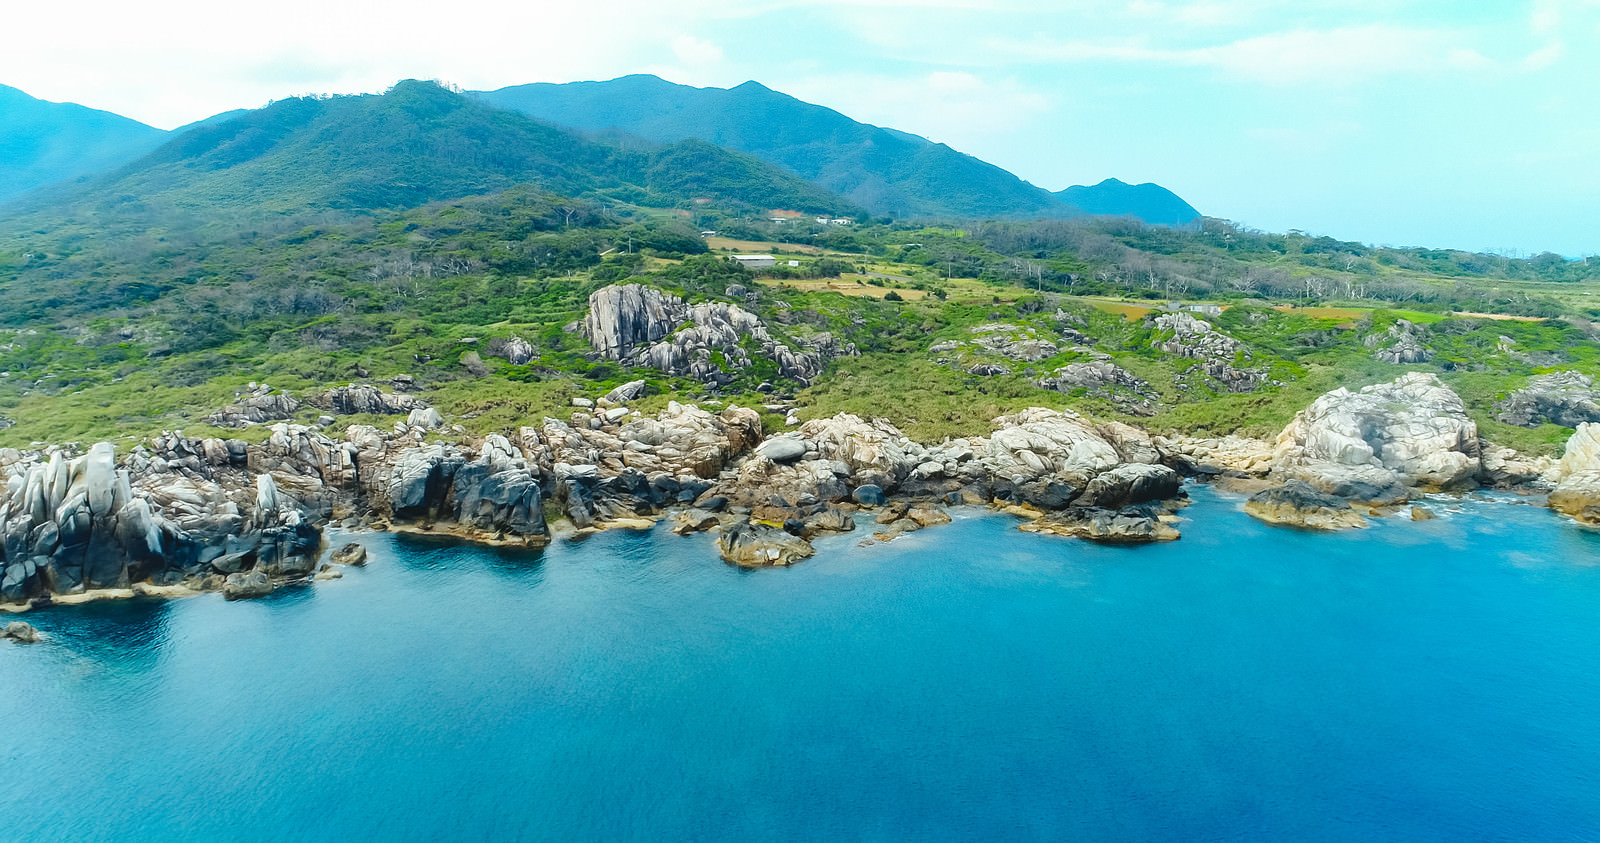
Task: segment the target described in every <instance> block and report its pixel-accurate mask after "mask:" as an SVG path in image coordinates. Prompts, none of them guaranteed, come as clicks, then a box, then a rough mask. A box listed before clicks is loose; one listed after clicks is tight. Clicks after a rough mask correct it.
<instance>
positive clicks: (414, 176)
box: [45, 80, 856, 213]
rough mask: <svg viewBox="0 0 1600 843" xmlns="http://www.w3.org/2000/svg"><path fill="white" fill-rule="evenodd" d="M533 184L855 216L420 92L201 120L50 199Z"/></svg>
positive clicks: (821, 201)
mask: <svg viewBox="0 0 1600 843" xmlns="http://www.w3.org/2000/svg"><path fill="white" fill-rule="evenodd" d="M521 184H533V185H537V186H538V187H539V188H541V189H543V190H546V191H549V192H552V193H558V194H562V195H569V196H575V195H580V194H584V193H587V192H591V191H596V190H606V189H619V190H620V189H626V190H631V191H633V194H632V195H634V196H635V197H636V198H644V199H654V200H656V201H655V202H654V203H652V204H677V203H687V202H689V201H690V200H691V199H699V198H708V199H712V200H721V201H723V202H732V203H738V204H742V205H745V206H750V207H754V208H759V209H768V208H796V209H798V210H803V211H814V212H819V213H824V212H826V213H851V212H854V211H855V210H856V209H855V208H854V207H853V206H852V205H850V203H849V202H846V201H845V200H843V199H840V198H839V197H837V196H834V195H832V194H829V193H827V192H826V191H824V190H822V189H820V188H818V187H816V186H814V185H812V184H809V183H807V182H806V181H804V180H802V179H799V178H797V177H795V176H793V175H790V174H788V173H785V172H782V171H780V170H778V169H777V168H775V167H772V166H771V165H768V164H765V163H762V162H760V161H758V160H756V159H754V158H751V157H750V156H746V155H741V154H739V153H735V152H729V151H726V150H722V149H718V148H716V147H714V146H711V145H709V144H705V143H703V142H686V143H683V144H676V145H668V146H659V145H655V144H650V145H647V146H646V147H645V148H632V149H625V148H619V147H616V146H611V145H606V144H601V143H596V142H593V141H591V140H587V139H584V138H582V137H579V136H578V135H576V134H574V133H573V132H571V131H570V130H567V129H563V128H559V127H557V126H553V125H550V124H547V123H544V122H541V121H538V120H534V119H532V118H530V117H528V116H526V115H523V114H520V113H516V112H512V111H504V110H500V109H496V108H493V107H490V106H488V105H485V104H483V103H481V102H479V101H477V100H475V99H471V98H468V97H465V96H462V95H461V94H458V93H454V92H452V91H448V90H446V89H444V88H442V87H440V86H439V85H437V84H435V83H432V82H418V81H415V80H407V81H404V82H401V83H399V84H397V85H395V86H394V87H393V88H391V89H390V90H389V91H388V92H387V93H385V94H381V95H377V94H366V95H356V96H336V97H297V98H292V99H285V100H279V101H277V102H274V103H272V104H271V105H269V106H267V107H266V108H262V109H259V110H255V111H247V112H244V113H242V114H239V115H238V116H235V117H232V118H231V119H221V120H217V119H213V120H208V121H202V123H201V124H199V125H198V126H197V127H195V128H193V129H191V130H189V131H187V132H184V133H183V134H181V135H178V136H176V137H174V138H173V139H172V140H170V141H169V142H167V143H166V144H164V145H162V146H161V147H160V148H158V149H156V150H155V151H153V152H151V153H150V154H149V155H147V156H145V157H144V158H142V159H140V160H138V161H135V162H133V163H131V164H128V165H126V166H124V167H123V168H121V169H120V170H117V171H115V172H112V173H109V174H107V175H105V176H102V177H100V178H97V179H94V180H92V181H90V182H87V183H85V184H83V185H81V186H78V187H77V188H76V189H75V190H74V191H71V192H69V193H68V195H67V196H65V197H55V196H52V197H45V199H47V200H49V201H67V202H70V203H74V204H81V203H89V204H91V205H93V204H97V203H98V204H99V205H100V206H102V207H109V206H111V205H115V204H117V203H122V202H127V201H137V202H138V203H140V204H153V205H164V206H174V207H179V208H185V209H190V210H199V211H214V210H238V209H248V210H250V211H252V212H268V213H273V212H280V213H281V212H294V211H301V210H316V209H339V210H372V209H399V208H411V207H416V206H419V205H422V204H425V203H428V202H433V201H438V200H444V199H452V198H457V197H462V196H468V195H473V194H482V193H489V192H494V191H499V190H504V189H506V188H509V187H512V186H514V185H521ZM639 191H643V193H642V194H640V193H639Z"/></svg>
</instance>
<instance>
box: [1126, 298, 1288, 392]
mask: <svg viewBox="0 0 1600 843" xmlns="http://www.w3.org/2000/svg"><path fill="white" fill-rule="evenodd" d="M1153 327H1154V328H1155V330H1156V331H1157V332H1159V333H1158V334H1157V336H1156V338H1155V339H1154V340H1152V341H1151V345H1153V346H1154V347H1156V348H1159V349H1161V350H1162V351H1165V352H1167V353H1168V354H1172V355H1175V356H1177V357H1186V358H1189V359H1191V360H1195V361H1197V362H1196V364H1195V365H1194V366H1193V367H1191V368H1190V369H1189V370H1188V371H1187V372H1184V373H1183V375H1182V376H1180V378H1179V384H1178V385H1179V386H1184V385H1185V381H1186V380H1189V381H1193V380H1196V379H1198V381H1199V384H1197V385H1203V386H1206V387H1208V388H1210V389H1212V390H1215V391H1217V392H1254V391H1255V390H1256V389H1258V388H1259V387H1260V386H1261V385H1262V384H1264V383H1266V382H1267V373H1266V372H1265V371H1263V370H1260V369H1252V368H1244V367H1241V366H1240V365H1239V363H1240V361H1248V360H1249V359H1250V356H1251V355H1250V349H1249V348H1248V347H1246V346H1245V344H1244V343H1242V342H1240V341H1239V340H1236V339H1234V338H1233V337H1230V336H1228V335H1227V334H1224V333H1222V332H1221V331H1218V330H1217V329H1216V328H1214V327H1212V326H1211V323H1209V322H1206V321H1205V320H1203V319H1196V318H1195V317H1194V316H1192V315H1190V314H1188V313H1163V314H1161V315H1159V316H1156V317H1155V319H1154V321H1153Z"/></svg>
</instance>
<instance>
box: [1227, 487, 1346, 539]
mask: <svg viewBox="0 0 1600 843" xmlns="http://www.w3.org/2000/svg"><path fill="white" fill-rule="evenodd" d="M1244 511H1245V512H1247V513H1249V514H1251V515H1253V516H1255V517H1257V518H1259V519H1261V520H1262V521H1266V522H1267V523H1269V524H1283V525H1286V526H1290V527H1303V528H1306V529H1311V530H1344V529H1348V528H1352V527H1365V526H1367V519H1366V518H1363V517H1362V516H1361V514H1360V513H1358V512H1356V511H1355V510H1354V509H1351V508H1350V501H1349V500H1348V499H1346V498H1342V497H1339V496H1338V495H1330V494H1327V493H1326V492H1322V491H1319V490H1317V489H1316V488H1314V487H1312V486H1311V485H1310V484H1308V483H1305V482H1302V481H1299V480H1290V481H1289V482H1287V483H1285V484H1283V485H1282V486H1274V487H1273V488H1270V489H1263V490H1262V491H1260V492H1257V493H1255V494H1254V495H1251V496H1250V499H1249V500H1247V501H1245V504H1244Z"/></svg>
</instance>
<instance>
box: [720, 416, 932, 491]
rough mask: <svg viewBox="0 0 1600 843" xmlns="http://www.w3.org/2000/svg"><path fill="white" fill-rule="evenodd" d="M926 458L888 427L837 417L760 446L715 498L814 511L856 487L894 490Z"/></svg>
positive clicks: (813, 422) (816, 421)
mask: <svg viewBox="0 0 1600 843" xmlns="http://www.w3.org/2000/svg"><path fill="white" fill-rule="evenodd" d="M924 453H925V451H924V449H923V448H922V446H920V445H918V444H916V443H914V442H912V441H911V440H910V439H908V438H906V436H905V434H903V433H901V432H900V431H899V430H898V429H897V428H895V427H894V426H893V425H891V424H889V423H888V422H887V421H883V420H881V419H877V420H873V421H870V422H869V421H866V420H864V419H862V418H860V417H858V416H854V415H851V414H849V413H840V414H839V415H836V416H833V417H831V418H826V419H812V420H811V421H808V422H806V423H804V424H802V425H801V426H800V429H799V430H797V431H795V432H794V433H793V434H789V435H785V436H782V437H777V438H774V439H769V440H767V441H766V442H764V443H762V446H761V449H760V450H759V451H758V452H757V454H756V458H752V459H748V460H745V461H744V462H743V463H740V465H739V470H738V473H737V474H736V475H735V476H734V477H733V478H732V479H731V480H730V481H729V482H727V483H724V484H723V485H721V486H719V487H718V493H719V494H722V495H724V496H726V497H727V498H728V499H729V500H730V501H732V502H734V503H735V504H738V505H743V506H774V507H794V508H806V507H818V506H821V505H823V504H826V503H831V502H836V501H842V500H845V499H846V498H848V497H849V496H850V493H851V490H852V489H854V488H857V487H860V486H875V487H878V488H880V489H893V488H895V487H897V486H898V485H899V484H900V482H901V481H902V480H904V479H905V478H906V477H907V476H909V475H910V474H911V473H912V472H913V471H914V470H915V468H916V466H917V465H918V464H919V463H920V462H921V461H922V457H923V455H924Z"/></svg>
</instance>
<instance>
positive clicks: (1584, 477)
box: [1550, 422, 1600, 524]
mask: <svg viewBox="0 0 1600 843" xmlns="http://www.w3.org/2000/svg"><path fill="white" fill-rule="evenodd" d="M1550 478H1551V480H1553V481H1554V482H1555V484H1556V487H1555V489H1554V490H1552V491H1551V492H1550V508H1551V509H1554V510H1556V511H1557V512H1560V513H1562V514H1564V515H1569V516H1571V517H1573V518H1575V519H1577V520H1579V521H1581V522H1583V523H1585V524H1600V424H1596V423H1591V422H1585V423H1583V424H1580V425H1578V429H1577V430H1576V431H1574V432H1573V434H1572V437H1571V438H1570V439H1568V440H1567V450H1566V453H1564V454H1562V456H1561V461H1560V462H1559V463H1557V464H1556V466H1555V468H1554V470H1552V471H1551V472H1550Z"/></svg>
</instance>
